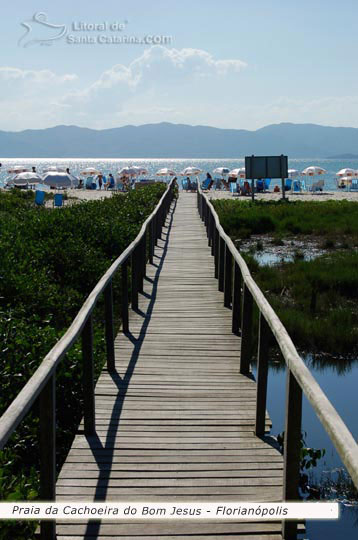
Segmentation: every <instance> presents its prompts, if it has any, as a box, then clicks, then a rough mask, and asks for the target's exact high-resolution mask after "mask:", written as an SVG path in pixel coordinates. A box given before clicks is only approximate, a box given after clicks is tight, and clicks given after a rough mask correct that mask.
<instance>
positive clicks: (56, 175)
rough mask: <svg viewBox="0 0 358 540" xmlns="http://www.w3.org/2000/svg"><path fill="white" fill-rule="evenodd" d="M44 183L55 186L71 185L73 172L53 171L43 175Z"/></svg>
mask: <svg viewBox="0 0 358 540" xmlns="http://www.w3.org/2000/svg"><path fill="white" fill-rule="evenodd" d="M43 183H44V184H46V185H47V186H50V187H53V188H65V187H71V185H72V178H71V174H68V173H64V172H57V171H51V172H48V173H46V174H45V175H44V176H43Z"/></svg>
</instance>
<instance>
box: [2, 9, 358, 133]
mask: <svg viewBox="0 0 358 540" xmlns="http://www.w3.org/2000/svg"><path fill="white" fill-rule="evenodd" d="M35 14H37V15H35ZM39 14H42V15H39ZM357 15H358V2H357V1H356V0H341V1H340V2H338V1H337V0H325V1H323V0H312V1H306V0H301V1H300V2H298V1H292V0H287V1H286V2H283V1H282V0H281V1H279V0H271V1H267V0H265V1H264V0H251V1H250V2H248V1H247V0H245V1H241V0H236V1H234V0H221V1H218V0H216V1H213V0H206V1H196V2H194V1H191V2H190V1H187V0H181V1H180V2H178V1H175V0H166V1H163V0H158V1H153V2H148V1H144V0H132V1H131V2H129V1H126V0H124V1H115V0H101V2H96V3H90V2H88V0H87V1H83V0H76V1H73V0H72V1H71V2H70V1H69V0H62V1H61V2H59V3H53V2H49V1H42V2H38V1H34V2H31V1H30V2H29V1H26V2H25V1H24V0H20V1H17V2H12V3H8V4H7V5H3V6H2V17H1V23H2V31H1V32H0V129H3V130H16V131H17V130H21V129H27V128H44V127H49V126H53V125H57V124H77V125H81V126H86V127H92V128H98V129H100V128H110V127H115V126H120V125H125V124H136V125H139V124H144V123H149V122H162V121H168V122H175V123H188V124H193V125H196V124H205V125H211V126H217V127H225V128H244V129H257V128H260V127H262V126H264V125H267V124H271V123H278V122H296V123H304V122H312V123H319V124H323V125H334V126H353V127H358V70H357V53H356V51H357V50H358V32H357V22H356V21H357ZM34 16H35V19H36V20H35V19H34ZM22 23H25V24H26V25H27V26H24V25H23V24H22ZM103 23H105V24H106V25H107V26H106V28H105V29H104V30H101V29H99V30H91V29H82V30H75V28H79V27H83V26H85V25H88V24H95V25H96V24H97V25H99V24H103ZM49 25H52V26H51V27H49ZM112 25H117V26H115V27H114V28H113V27H112ZM118 28H122V29H118ZM62 32H63V33H64V35H62V37H60V38H58V39H54V40H52V43H51V44H50V41H49V39H50V38H53V37H55V36H58V35H60V34H61V33H62ZM124 36H126V37H127V38H128V37H130V38H131V39H137V40H141V39H143V38H144V37H146V40H147V42H146V43H140V44H139V43H130V44H128V43H127V44H124V43H108V41H112V40H115V39H117V40H118V39H122V40H123V39H124ZM19 40H20V43H19ZM75 40H76V41H77V40H78V41H81V42H80V43H74V41H75ZM86 40H87V41H91V40H92V41H94V43H88V42H86V43H83V41H86Z"/></svg>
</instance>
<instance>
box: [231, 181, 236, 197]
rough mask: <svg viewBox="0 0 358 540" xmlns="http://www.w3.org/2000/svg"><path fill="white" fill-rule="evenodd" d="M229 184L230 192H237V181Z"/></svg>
mask: <svg viewBox="0 0 358 540" xmlns="http://www.w3.org/2000/svg"><path fill="white" fill-rule="evenodd" d="M229 185H230V191H231V194H232V195H234V194H235V193H237V183H236V182H230V183H229Z"/></svg>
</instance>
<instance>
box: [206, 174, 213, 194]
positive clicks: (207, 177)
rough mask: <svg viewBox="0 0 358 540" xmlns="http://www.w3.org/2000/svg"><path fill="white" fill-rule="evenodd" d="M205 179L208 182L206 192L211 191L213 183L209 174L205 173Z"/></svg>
mask: <svg viewBox="0 0 358 540" xmlns="http://www.w3.org/2000/svg"><path fill="white" fill-rule="evenodd" d="M206 179H207V180H210V182H209V184H208V191H209V189H211V188H212V187H213V183H214V180H213V177H212V176H211V174H210V173H209V172H207V173H206Z"/></svg>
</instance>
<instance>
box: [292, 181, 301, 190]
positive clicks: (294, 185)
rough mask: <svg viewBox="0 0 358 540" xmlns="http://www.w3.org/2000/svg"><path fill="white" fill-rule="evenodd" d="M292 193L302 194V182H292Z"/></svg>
mask: <svg viewBox="0 0 358 540" xmlns="http://www.w3.org/2000/svg"><path fill="white" fill-rule="evenodd" d="M291 189H292V191H293V193H301V190H302V186H301V180H294V181H293V182H292V188H291Z"/></svg>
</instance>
